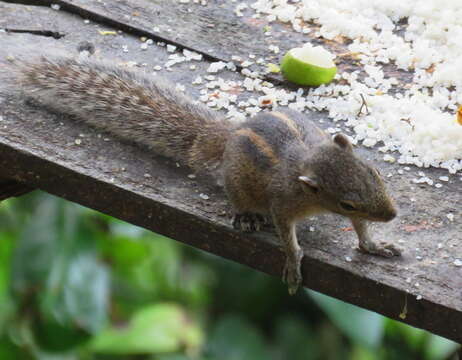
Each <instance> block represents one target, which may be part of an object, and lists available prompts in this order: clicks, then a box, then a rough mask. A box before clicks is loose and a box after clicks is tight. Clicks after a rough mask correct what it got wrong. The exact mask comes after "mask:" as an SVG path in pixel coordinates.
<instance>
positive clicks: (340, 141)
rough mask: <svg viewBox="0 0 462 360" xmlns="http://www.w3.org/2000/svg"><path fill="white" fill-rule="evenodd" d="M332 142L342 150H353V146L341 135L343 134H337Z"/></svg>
mask: <svg viewBox="0 0 462 360" xmlns="http://www.w3.org/2000/svg"><path fill="white" fill-rule="evenodd" d="M334 142H335V143H336V144H337V145H338V146H340V147H341V148H342V149H345V150H353V146H352V145H351V142H350V140H348V138H347V137H346V136H345V135H343V134H337V135H335V136H334Z"/></svg>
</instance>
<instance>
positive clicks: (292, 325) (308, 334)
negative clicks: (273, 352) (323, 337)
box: [274, 316, 320, 360]
mask: <svg viewBox="0 0 462 360" xmlns="http://www.w3.org/2000/svg"><path fill="white" fill-rule="evenodd" d="M275 331H276V333H275V336H274V339H275V342H276V345H277V350H278V353H280V356H278V357H277V359H286V358H287V354H290V359H291V360H311V359H319V358H320V346H319V344H318V343H317V340H318V338H317V334H315V333H314V332H313V331H312V330H311V329H310V328H309V327H308V326H307V322H306V321H305V320H302V319H299V318H296V317H295V316H286V317H284V318H282V319H280V320H279V321H278V322H277V323H276V327H275Z"/></svg>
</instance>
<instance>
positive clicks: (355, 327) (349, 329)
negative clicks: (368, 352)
mask: <svg viewBox="0 0 462 360" xmlns="http://www.w3.org/2000/svg"><path fill="white" fill-rule="evenodd" d="M307 292H308V294H309V295H310V297H311V298H312V299H313V300H314V302H315V303H316V304H318V306H319V307H320V308H321V309H323V310H324V311H325V312H326V314H327V316H328V317H329V318H330V320H331V321H332V322H333V323H334V324H335V325H336V326H337V327H338V328H339V329H340V330H341V331H342V332H343V333H344V334H345V335H346V336H348V337H349V338H350V340H351V341H352V342H354V343H358V344H359V345H361V346H364V347H366V348H375V347H377V346H378V345H379V344H380V342H381V339H382V335H383V331H384V318H383V316H381V315H379V314H376V313H374V312H371V311H367V310H364V309H361V308H359V307H357V306H354V305H351V304H347V303H345V302H343V301H339V300H336V299H334V298H332V297H329V296H326V295H323V294H320V293H317V292H315V291H311V290H307Z"/></svg>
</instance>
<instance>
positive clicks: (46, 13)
mask: <svg viewBox="0 0 462 360" xmlns="http://www.w3.org/2000/svg"><path fill="white" fill-rule="evenodd" d="M35 3H37V2H35ZM43 3H46V2H43ZM54 3H56V2H54ZM58 3H60V4H61V5H62V7H61V9H62V10H61V11H55V10H51V9H50V8H48V7H33V6H24V5H13V4H6V3H2V2H0V14H5V15H2V16H0V28H2V27H4V28H8V29H22V30H25V29H29V30H33V31H34V32H35V34H27V33H1V32H0V46H1V48H2V50H5V51H2V54H1V55H0V66H2V62H3V64H4V63H5V61H6V59H5V55H7V54H15V55H16V54H20V55H21V56H26V57H27V56H29V55H31V54H32V53H34V52H36V51H38V49H47V51H50V52H55V51H57V49H61V50H62V51H65V52H75V47H76V44H78V43H79V42H81V41H82V40H91V41H92V42H93V43H94V44H95V45H96V48H97V49H98V54H97V56H99V57H103V58H106V59H109V60H111V61H113V62H115V63H121V64H124V63H127V62H128V61H136V62H137V63H138V64H143V63H146V64H147V67H148V68H150V69H152V67H153V66H154V65H157V64H160V65H162V64H163V63H165V62H166V61H167V58H168V55H169V53H167V52H166V51H165V48H163V47H157V46H151V47H149V49H148V50H146V51H143V50H141V49H140V44H141V42H140V41H139V39H138V38H137V37H132V36H129V35H126V34H119V35H118V36H102V35H101V34H100V33H99V30H113V29H112V28H110V27H109V26H108V25H105V22H106V21H108V22H107V23H108V24H109V23H110V24H113V25H114V24H117V26H120V28H123V29H125V30H127V29H128V30H130V32H131V33H134V34H137V35H139V34H143V32H144V33H146V31H148V30H149V29H152V28H153V27H154V26H158V27H159V28H160V30H161V31H160V32H158V33H157V35H156V36H158V37H159V38H162V39H171V40H172V41H175V43H177V44H185V46H187V47H189V48H197V49H198V50H200V51H202V52H203V53H206V54H209V55H210V56H209V57H208V59H210V58H214V57H217V58H223V59H224V60H227V59H229V57H230V56H232V55H241V56H248V54H249V53H253V54H256V55H257V56H259V55H260V54H261V55H265V54H267V51H268V49H267V43H265V44H264V45H262V43H261V42H260V41H259V40H260V35H259V34H260V32H261V33H263V31H262V30H261V27H263V26H264V25H265V24H264V23H256V22H255V21H254V20H252V19H250V18H244V19H242V18H237V17H235V16H234V15H233V13H232V11H230V9H232V6H231V5H229V4H228V2H225V1H216V2H211V1H209V5H208V7H200V6H199V5H189V8H191V9H192V12H189V13H188V12H187V10H185V9H187V7H185V6H180V5H176V4H175V6H172V4H174V2H172V1H170V0H169V1H153V2H152V5H148V4H149V3H145V2H141V0H135V1H128V0H121V1H111V2H110V1H106V2H105V3H106V5H105V6H104V5H101V3H100V2H93V1H87V0H73V1H70V0H69V1H61V2H59V1H58ZM66 4H67V5H68V8H66ZM140 4H143V6H141V5H140ZM164 4H168V6H165V5H164ZM80 6H81V7H82V9H83V10H79V11H80V14H84V15H85V18H90V20H92V21H91V22H90V24H85V23H84V22H83V19H82V18H81V17H80V16H75V15H71V14H69V13H67V12H66V11H63V10H69V11H74V12H76V11H77V10H76V9H79V7H80ZM159 9H160V10H159ZM185 11H186V12H185ZM204 13H207V14H209V17H206V19H207V21H205V20H204V21H205V23H207V22H208V21H213V23H215V24H218V25H215V26H222V25H223V24H224V25H225V26H224V27H223V28H220V29H221V30H220V31H213V32H211V31H210V29H214V28H213V27H209V26H204V25H201V24H204V22H199V20H197V19H199V18H202V17H203V14H204ZM92 14H98V15H97V16H96V15H92ZM166 14H167V15H168V16H167V17H166V16H165V15H166ZM144 15H146V16H144ZM92 16H94V17H92ZM188 16H190V17H188ZM108 19H109V20H108ZM166 19H178V21H177V22H175V24H171V26H173V25H175V26H176V27H175V28H174V34H175V38H172V32H171V31H170V32H169V31H168V28H165V29H164V27H163V25H162V24H164V22H165V21H166ZM93 20H95V21H93ZM96 20H97V21H98V22H99V23H97V22H96ZM196 20H197V21H196ZM160 25H162V26H160ZM137 29H139V32H136V31H137ZM230 29H231V30H230ZM236 29H238V30H236ZM37 30H40V31H42V32H46V31H51V32H58V33H60V34H64V35H65V36H64V37H61V38H59V39H55V38H54V37H52V36H46V35H44V34H37V32H36V31H37ZM282 31H286V32H285V33H284V32H282ZM230 35H232V36H230ZM297 36H301V35H295V36H293V35H292V33H291V32H289V30H288V28H285V26H284V25H280V29H279V32H278V34H277V36H276V37H275V39H273V40H274V41H275V44H280V47H281V49H283V48H284V47H283V46H282V44H286V42H287V44H291V41H292V42H295V41H301V40H297V39H300V38H299V37H297ZM226 41H228V42H226ZM265 41H266V40H265ZM268 41H269V40H268ZM303 42H306V38H304V40H303ZM18 44H19V45H18ZM331 45H332V46H340V45H338V44H331ZM123 46H126V47H127V48H128V49H129V51H128V52H124V51H123V50H122V47H123ZM289 46H290V45H289ZM277 61H278V59H276V58H275V62H277ZM194 64H195V65H196V67H197V68H196V70H194V71H191V70H189V66H190V65H191V63H183V64H179V65H177V66H175V67H174V69H175V71H173V72H168V71H165V72H162V75H163V76H165V77H167V78H169V79H170V80H172V81H173V82H180V83H182V84H184V85H185V86H186V92H187V93H188V94H190V95H191V96H192V97H194V98H197V97H198V96H199V88H198V87H195V86H193V85H191V81H192V79H194V78H195V77H196V76H197V75H204V73H205V69H207V67H208V65H209V63H208V62H207V61H203V62H194ZM343 66H345V67H348V66H350V67H351V66H354V64H348V63H346V62H345V64H344V65H343ZM390 71H395V70H394V69H390ZM219 75H220V76H221V77H223V78H225V79H233V80H243V77H242V76H241V75H240V74H238V73H233V72H224V73H220V74H219ZM407 76H409V75H407ZM278 81H280V79H277V78H275V79H274V82H275V83H278ZM282 86H284V85H282ZM249 95H250V94H246V93H245V92H244V93H242V96H243V97H245V96H249ZM0 116H1V118H2V120H1V122H0V129H1V132H0V169H1V177H6V178H9V179H13V180H16V181H20V182H21V183H25V184H27V185H28V186H31V187H37V188H40V189H43V190H45V191H48V192H50V193H52V194H55V195H58V196H61V197H63V198H66V199H68V200H71V201H75V202H77V203H80V204H82V205H85V206H88V207H91V208H94V209H96V210H99V211H102V212H104V213H107V214H110V215H113V216H115V217H118V218H120V219H123V220H126V221H128V222H131V223H133V224H136V225H139V226H143V227H145V228H147V229H151V230H153V231H155V232H157V233H161V234H163V235H166V236H169V237H171V238H173V239H176V240H178V241H182V242H184V243H187V244H190V245H192V246H195V247H197V248H200V249H203V250H206V251H209V252H212V253H214V254H217V255H220V256H223V257H226V258H228V259H232V260H235V261H237V262H240V263H242V264H245V265H248V266H251V267H253V268H255V269H257V270H260V271H264V272H266V273H269V274H272V275H276V276H280V273H281V269H282V264H283V262H284V254H283V252H282V251H281V250H280V249H279V247H278V241H277V238H276V236H275V235H274V234H272V233H265V232H261V233H257V234H252V235H247V234H242V233H239V232H237V231H235V230H233V229H232V228H231V226H230V215H231V214H230V208H229V206H228V204H227V202H226V199H225V197H224V194H223V193H222V191H221V190H219V189H217V188H216V187H214V186H213V185H210V181H209V180H210V179H208V178H207V177H205V176H204V177H198V178H197V179H193V180H192V179H190V178H188V177H187V175H188V174H190V173H191V171H190V170H188V169H187V168H183V167H177V166H176V164H174V163H172V162H171V161H169V160H166V159H159V158H156V157H154V156H153V155H152V154H150V153H148V152H147V151H146V150H145V149H139V148H137V147H135V146H133V145H132V144H128V143H121V142H119V141H118V140H116V139H114V138H113V137H111V136H110V135H107V134H101V133H99V132H98V131H95V130H93V129H89V128H86V127H85V126H83V125H82V124H76V123H73V122H72V121H68V119H65V118H62V117H59V116H57V115H54V114H50V113H47V112H44V111H43V110H40V109H36V108H34V107H32V106H30V105H27V104H25V103H24V102H23V101H22V100H20V99H19V98H18V97H16V96H14V95H10V94H9V93H8V92H7V91H5V88H3V89H2V85H1V84H0ZM314 116H315V117H317V118H318V119H323V120H324V123H323V124H321V125H322V126H324V127H329V126H331V125H332V124H331V123H330V122H329V120H328V119H327V117H326V115H325V114H322V113H320V114H315V115H314ZM76 139H79V140H81V143H80V144H79V145H77V144H76V141H75V140H76ZM357 151H359V152H360V153H361V154H362V156H363V157H365V158H368V159H370V160H372V161H375V162H376V164H377V166H378V167H379V168H380V169H381V172H382V173H383V174H388V173H391V174H393V176H392V177H391V178H387V182H388V184H389V187H390V189H391V192H392V194H393V195H394V197H395V198H396V201H397V204H398V206H399V209H400V212H399V216H398V218H397V219H396V220H395V221H393V222H392V223H389V224H381V225H377V226H376V228H375V231H374V233H375V234H374V235H375V236H374V237H375V239H376V240H377V241H379V240H385V239H386V240H388V241H395V242H398V240H401V241H403V243H401V242H400V243H399V245H401V246H403V247H404V248H405V254H404V257H403V258H401V259H392V260H388V259H381V258H377V257H373V256H368V255H364V254H360V253H358V252H356V251H355V250H354V247H355V246H356V238H355V234H354V233H353V232H352V231H349V229H348V227H349V226H350V225H349V224H348V223H347V222H346V221H345V220H344V219H342V218H339V217H337V216H333V215H332V216H322V217H317V218H316V219H308V220H307V221H306V222H305V223H304V224H302V225H301V226H299V229H298V234H299V238H300V240H301V243H302V245H303V248H304V251H305V254H306V256H305V259H304V261H303V276H304V285H305V286H307V287H310V288H312V289H315V290H318V291H321V292H323V293H325V294H328V295H331V296H335V297H337V298H339V299H342V300H345V301H348V302H350V303H353V304H356V305H359V306H361V307H364V308H367V309H370V310H374V311H377V312H379V313H381V314H384V315H386V316H389V317H391V318H394V319H397V320H401V321H404V322H406V323H408V324H411V325H414V326H417V327H421V328H424V329H427V330H430V331H432V332H434V333H436V334H439V335H442V336H445V337H447V338H449V339H452V340H455V341H458V342H462V268H460V267H456V266H455V265H454V264H453V262H454V260H455V259H456V258H461V257H462V251H461V250H460V243H461V235H460V234H461V233H462V224H461V218H460V209H461V207H462V193H461V191H460V186H461V185H460V183H461V182H460V181H459V180H458V178H457V177H452V178H451V181H450V182H449V183H448V184H447V185H445V186H444V187H443V188H441V189H435V188H432V187H428V186H422V187H421V186H418V185H416V184H414V183H413V182H412V179H413V178H415V177H418V176H417V175H416V174H417V171H418V170H419V169H415V168H412V169H411V170H410V171H405V172H404V174H403V175H399V174H398V173H397V170H398V169H400V167H399V166H398V165H389V164H385V163H383V162H380V161H379V159H380V158H381V156H382V155H380V154H378V153H377V152H376V151H375V150H368V149H362V148H359V149H357ZM426 173H427V174H428V175H431V176H432V177H433V178H434V177H438V176H441V175H446V173H445V171H443V170H438V169H432V170H426ZM201 193H205V194H207V195H208V196H209V200H203V199H201V197H200V196H199V194H201ZM450 212H451V213H454V214H455V215H456V216H455V219H454V221H452V222H451V221H449V220H448V218H447V217H446V215H447V214H448V213H450ZM310 227H313V228H314V231H309V228H310ZM438 244H441V245H440V246H438ZM350 259H351V261H347V260H350ZM418 295H420V296H421V297H422V299H421V300H417V296H418ZM420 296H419V298H420ZM405 310H406V311H405ZM400 314H401V317H400Z"/></svg>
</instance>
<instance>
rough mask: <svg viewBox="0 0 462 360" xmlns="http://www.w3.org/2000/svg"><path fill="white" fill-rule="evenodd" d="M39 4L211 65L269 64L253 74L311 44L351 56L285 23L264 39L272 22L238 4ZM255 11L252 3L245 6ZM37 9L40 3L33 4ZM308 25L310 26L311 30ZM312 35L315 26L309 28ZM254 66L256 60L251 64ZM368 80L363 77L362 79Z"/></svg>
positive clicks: (152, 0)
mask: <svg viewBox="0 0 462 360" xmlns="http://www.w3.org/2000/svg"><path fill="white" fill-rule="evenodd" d="M38 2H39V3H42V4H46V5H51V4H58V5H60V7H61V9H62V10H64V11H67V12H70V13H73V14H78V15H80V16H82V17H83V18H86V19H91V20H94V21H97V22H99V23H102V24H107V25H109V26H114V27H116V28H118V29H121V30H123V31H125V32H127V33H130V34H133V35H135V36H146V37H149V38H152V39H153V40H156V41H165V42H167V43H170V44H173V45H175V46H178V47H180V48H186V49H190V50H194V51H196V52H199V53H201V54H203V55H204V57H205V58H206V59H207V60H210V61H225V62H228V61H233V59H232V58H233V56H239V57H241V58H242V59H243V60H245V59H247V60H249V54H252V55H255V58H254V59H258V58H264V59H265V63H263V64H261V65H257V64H253V65H251V66H250V67H249V69H251V70H252V71H254V70H258V71H260V72H262V74H263V73H264V71H265V69H266V63H267V62H273V63H276V64H277V63H279V60H280V58H281V55H282V54H284V53H285V52H286V51H288V50H289V49H291V48H294V47H297V46H300V44H304V43H306V42H311V43H312V44H315V45H316V44H322V45H323V46H325V47H326V48H328V49H329V50H330V51H332V52H333V53H336V54H345V53H347V52H348V49H347V45H348V42H346V43H343V42H341V41H324V40H322V39H320V38H317V37H315V36H313V35H312V33H310V34H308V35H307V34H302V33H296V32H294V31H293V30H292V28H291V26H290V25H288V24H283V23H271V36H266V35H265V29H266V28H267V27H268V25H269V22H268V21H267V20H266V19H265V18H264V17H258V18H253V17H252V16H250V15H249V14H250V12H249V11H247V12H246V15H245V16H243V17H238V16H237V15H236V14H235V13H234V10H235V7H236V5H237V4H236V3H234V2H230V1H216V2H207V5H205V6H203V5H200V4H193V3H186V4H180V3H178V2H176V3H175V6H172V2H171V0H116V1H106V2H102V1H92V0H57V1H52V0H39V1H38ZM246 2H247V4H248V5H249V6H250V5H251V4H253V1H252V0H248V1H246ZM33 3H37V1H33ZM306 25H308V24H306ZM309 25H310V28H311V29H313V30H316V29H317V26H316V25H314V24H309ZM270 46H277V47H278V48H279V49H280V51H279V53H274V52H273V51H272V50H270V48H269V47H270ZM250 60H252V59H250ZM234 62H235V63H236V65H237V67H238V70H239V71H240V70H242V67H241V66H240V62H236V61H234ZM356 65H357V63H356V61H355V60H354V59H351V58H349V57H339V58H338V59H337V67H338V68H339V71H340V72H341V71H352V70H356V69H357V66H356ZM384 73H385V74H386V76H393V77H396V78H398V79H400V80H401V81H410V80H411V79H412V73H410V72H407V71H403V70H399V69H397V68H396V67H395V66H394V65H392V64H389V65H384ZM362 76H363V74H360V78H361V77H362ZM261 77H262V78H264V79H265V80H268V81H271V82H273V83H274V84H278V85H280V84H284V85H285V86H287V87H291V88H293V87H296V86H295V85H293V84H288V83H286V82H284V80H283V78H282V76H281V75H280V74H266V75H261Z"/></svg>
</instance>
